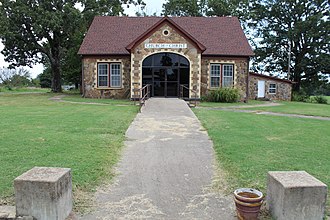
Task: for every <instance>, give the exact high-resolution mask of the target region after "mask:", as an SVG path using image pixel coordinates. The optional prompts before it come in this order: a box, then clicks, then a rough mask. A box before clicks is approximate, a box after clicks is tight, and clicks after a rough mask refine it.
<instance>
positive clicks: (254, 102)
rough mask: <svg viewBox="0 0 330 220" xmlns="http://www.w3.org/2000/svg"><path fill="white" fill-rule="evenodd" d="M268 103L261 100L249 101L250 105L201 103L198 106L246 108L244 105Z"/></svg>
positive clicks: (239, 103)
mask: <svg viewBox="0 0 330 220" xmlns="http://www.w3.org/2000/svg"><path fill="white" fill-rule="evenodd" d="M265 103H268V102H265V101H259V100H249V102H248V103H244V102H234V103H222V102H201V103H200V104H199V105H198V106H200V107H212V108H217V107H220V108H222V107H232V106H238V105H239V106H244V105H247V106H248V105H259V104H265Z"/></svg>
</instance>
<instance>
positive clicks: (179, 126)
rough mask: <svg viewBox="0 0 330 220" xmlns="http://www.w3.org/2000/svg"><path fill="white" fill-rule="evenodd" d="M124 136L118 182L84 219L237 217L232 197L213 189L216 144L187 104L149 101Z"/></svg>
mask: <svg viewBox="0 0 330 220" xmlns="http://www.w3.org/2000/svg"><path fill="white" fill-rule="evenodd" d="M126 137H127V141H126V143H125V145H126V147H125V149H124V152H123V155H122V160H121V161H120V163H119V164H118V167H117V172H118V175H117V176H116V177H115V180H114V183H113V184H112V185H111V186H109V187H105V188H103V189H100V190H99V191H98V192H97V194H96V200H97V203H98V204H97V205H98V208H97V210H95V211H94V212H93V213H90V214H89V215H87V216H84V217H83V219H223V220H230V219H235V218H234V216H235V214H234V205H233V201H232V198H231V197H229V198H228V197H224V196H222V195H220V194H219V193H216V192H213V191H212V189H211V184H212V177H213V175H214V170H215V169H214V161H215V159H214V151H213V146H212V142H211V141H210V139H209V137H208V135H207V133H206V131H205V130H204V129H203V127H202V126H201V124H200V122H199V121H198V119H197V118H196V116H195V115H194V113H193V112H192V111H191V109H190V108H189V107H188V105H187V104H186V103H185V102H184V101H183V100H180V99H170V98H151V99H149V100H148V101H147V102H146V105H145V106H144V107H143V109H142V113H139V114H138V115H137V117H136V118H135V120H134V122H133V123H132V124H131V126H130V127H129V129H128V130H127V132H126Z"/></svg>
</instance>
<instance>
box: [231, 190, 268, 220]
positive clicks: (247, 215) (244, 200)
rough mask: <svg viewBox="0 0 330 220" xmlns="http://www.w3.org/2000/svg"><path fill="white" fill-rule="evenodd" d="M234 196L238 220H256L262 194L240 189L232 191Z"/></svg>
mask: <svg viewBox="0 0 330 220" xmlns="http://www.w3.org/2000/svg"><path fill="white" fill-rule="evenodd" d="M234 196H235V197H234V200H235V204H236V211H237V216H238V218H239V219H240V220H256V219H258V215H259V211H260V207H261V205H262V202H263V197H264V196H263V194H262V192H260V191H258V190H255V189H250V188H241V189H237V190H235V191H234Z"/></svg>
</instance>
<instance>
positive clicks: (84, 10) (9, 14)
mask: <svg viewBox="0 0 330 220" xmlns="http://www.w3.org/2000/svg"><path fill="white" fill-rule="evenodd" d="M141 2H142V1H141V0H137V1H134V0H48V1H39V0H15V1H12V0H1V2H0V3H1V4H0V38H1V40H2V43H3V44H4V46H5V48H4V50H3V51H2V53H3V54H4V56H5V60H6V61H7V62H10V63H11V66H12V67H14V66H31V65H33V64H35V63H40V62H42V63H44V64H45V63H48V64H49V65H50V68H51V70H52V91H53V92H60V91H61V78H62V76H61V71H62V69H63V65H64V64H67V63H68V60H70V59H72V58H68V57H70V56H72V54H75V52H77V51H78V49H77V48H78V46H79V45H80V44H79V45H77V43H78V42H80V43H81V41H82V38H83V36H84V33H85V32H86V30H87V27H88V26H89V24H90V23H91V21H92V19H93V18H94V16H95V15H119V14H123V11H124V10H123V8H122V4H124V3H134V4H138V3H141ZM78 8H79V9H78ZM72 45H74V47H72ZM75 56H76V55H75ZM75 65H76V64H75ZM75 67H76V66H75Z"/></svg>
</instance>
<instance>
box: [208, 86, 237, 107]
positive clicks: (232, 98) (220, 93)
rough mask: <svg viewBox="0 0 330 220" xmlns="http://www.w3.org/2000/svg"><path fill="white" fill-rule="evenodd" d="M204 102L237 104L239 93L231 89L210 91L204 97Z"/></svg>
mask: <svg viewBox="0 0 330 220" xmlns="http://www.w3.org/2000/svg"><path fill="white" fill-rule="evenodd" d="M205 99H206V101H209V102H227V103H229V102H238V100H239V92H238V90H237V89H233V88H220V89H217V90H211V91H210V92H209V93H208V94H207V95H206V98H205Z"/></svg>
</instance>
